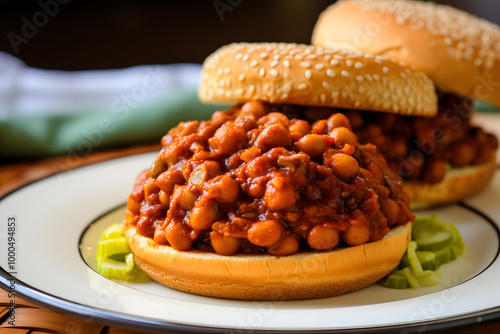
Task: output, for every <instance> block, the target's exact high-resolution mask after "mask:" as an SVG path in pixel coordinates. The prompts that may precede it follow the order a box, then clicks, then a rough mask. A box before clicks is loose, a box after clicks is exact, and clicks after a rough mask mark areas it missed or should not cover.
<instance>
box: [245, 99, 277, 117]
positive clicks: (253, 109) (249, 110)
mask: <svg viewBox="0 0 500 334" xmlns="http://www.w3.org/2000/svg"><path fill="white" fill-rule="evenodd" d="M269 110H270V107H269V105H268V104H266V103H265V102H261V101H250V102H247V103H245V104H244V105H242V106H241V109H240V115H241V116H244V117H246V116H250V115H252V116H253V117H254V120H258V119H259V118H261V117H264V115H265V114H267V113H268V112H269Z"/></svg>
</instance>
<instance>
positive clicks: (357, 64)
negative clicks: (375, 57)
mask: <svg viewBox="0 0 500 334" xmlns="http://www.w3.org/2000/svg"><path fill="white" fill-rule="evenodd" d="M354 68H357V69H358V70H359V69H360V68H363V64H362V63H360V62H359V61H358V62H356V64H354Z"/></svg>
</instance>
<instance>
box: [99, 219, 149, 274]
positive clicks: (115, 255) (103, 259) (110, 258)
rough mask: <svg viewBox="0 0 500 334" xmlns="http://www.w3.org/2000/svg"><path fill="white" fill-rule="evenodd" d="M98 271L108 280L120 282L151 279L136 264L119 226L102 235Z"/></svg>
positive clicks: (115, 225)
mask: <svg viewBox="0 0 500 334" xmlns="http://www.w3.org/2000/svg"><path fill="white" fill-rule="evenodd" d="M96 260H97V271H98V272H99V273H100V274H101V275H103V276H104V277H106V278H110V279H115V280H120V281H132V280H133V281H145V280H149V277H148V276H147V274H146V273H144V272H143V271H142V270H141V269H139V267H137V266H136V265H135V263H134V255H133V254H132V251H131V250H130V247H129V245H128V243H127V239H125V235H124V233H123V229H122V227H121V226H120V225H118V224H113V225H111V226H110V227H108V228H107V229H106V230H104V232H103V233H102V235H101V238H100V239H99V242H98V244H97V251H96Z"/></svg>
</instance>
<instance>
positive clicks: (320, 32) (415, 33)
mask: <svg viewBox="0 0 500 334" xmlns="http://www.w3.org/2000/svg"><path fill="white" fill-rule="evenodd" d="M312 43H313V44H314V45H317V46H322V47H330V46H332V45H338V44H340V45H343V46H344V47H347V48H349V49H351V50H355V51H358V52H366V53H370V54H374V55H385V56H387V57H389V58H393V59H396V60H401V61H404V62H406V63H408V64H411V65H412V66H414V67H415V68H416V69H417V70H420V71H423V72H424V73H425V74H427V75H428V76H429V78H431V79H432V80H433V81H434V83H435V84H436V86H437V87H438V88H439V89H440V90H442V91H445V92H449V93H454V94H458V95H462V96H468V97H471V98H477V99H480V100H483V101H486V102H490V103H493V104H495V105H497V106H500V27H498V26H497V25H495V24H493V23H490V22H488V21H486V20H483V19H480V18H478V17H475V16H473V15H470V14H468V13H466V12H464V11H461V10H458V9H456V8H453V7H450V6H445V5H437V4H434V3H432V2H423V1H409V0H408V1H401V0H384V1H370V0H343V1H339V2H337V3H335V4H334V5H331V6H330V7H328V8H327V9H326V10H325V11H324V12H323V13H322V14H321V15H320V17H319V19H318V22H317V23H316V26H315V28H314V31H313V36H312Z"/></svg>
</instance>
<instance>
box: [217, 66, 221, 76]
mask: <svg viewBox="0 0 500 334" xmlns="http://www.w3.org/2000/svg"><path fill="white" fill-rule="evenodd" d="M221 74H222V68H220V67H219V68H218V69H217V75H221Z"/></svg>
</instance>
